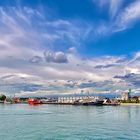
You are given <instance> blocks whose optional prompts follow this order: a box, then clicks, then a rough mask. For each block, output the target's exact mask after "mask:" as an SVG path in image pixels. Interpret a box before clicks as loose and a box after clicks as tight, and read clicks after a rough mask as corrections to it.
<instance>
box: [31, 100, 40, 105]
mask: <svg viewBox="0 0 140 140" xmlns="http://www.w3.org/2000/svg"><path fill="white" fill-rule="evenodd" d="M28 104H29V105H37V104H42V102H41V101H40V100H38V99H29V100H28Z"/></svg>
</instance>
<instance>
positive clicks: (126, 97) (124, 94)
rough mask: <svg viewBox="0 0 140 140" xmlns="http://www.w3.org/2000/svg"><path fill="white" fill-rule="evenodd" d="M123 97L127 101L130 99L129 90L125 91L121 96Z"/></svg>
mask: <svg viewBox="0 0 140 140" xmlns="http://www.w3.org/2000/svg"><path fill="white" fill-rule="evenodd" d="M121 99H122V100H125V101H127V100H129V99H130V95H129V92H123V93H122V96H121Z"/></svg>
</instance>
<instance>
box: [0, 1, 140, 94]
mask: <svg viewBox="0 0 140 140" xmlns="http://www.w3.org/2000/svg"><path fill="white" fill-rule="evenodd" d="M0 18H1V21H0V54H1V56H0V73H1V77H0V79H1V81H0V86H1V92H5V93H8V94H9V93H17V94H26V93H27V92H31V94H37V93H38V92H40V91H42V90H43V91H44V92H45V93H44V94H47V93H59V92H60V93H74V92H77V93H79V92H80V91H81V90H84V91H85V92H87V91H90V92H121V91H124V90H127V89H128V88H129V87H131V88H132V89H133V90H134V92H139V90H140V88H139V87H138V85H139V83H140V81H139V78H140V66H139V63H140V62H139V60H140V42H139V36H140V0H129V1H128V0H83V1H81V0H67V1H66V0H53V1H52V0H13V1H11V0H5V1H3V0H0ZM11 89H12V90H11ZM25 92H26V93H25Z"/></svg>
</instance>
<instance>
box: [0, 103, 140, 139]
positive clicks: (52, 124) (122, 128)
mask: <svg viewBox="0 0 140 140" xmlns="http://www.w3.org/2000/svg"><path fill="white" fill-rule="evenodd" d="M115 139H116V140H125V139H126V140H140V106H116V107H115V106H100V107H96V106H70V105H39V106H29V105H26V104H25V105H22V104H21V105H20V104H17V105H16V104H14V105H3V104H0V140H115Z"/></svg>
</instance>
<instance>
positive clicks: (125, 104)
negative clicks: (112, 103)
mask: <svg viewBox="0 0 140 140" xmlns="http://www.w3.org/2000/svg"><path fill="white" fill-rule="evenodd" d="M120 105H122V106H131V105H132V106H133V105H135V106H140V103H120Z"/></svg>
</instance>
